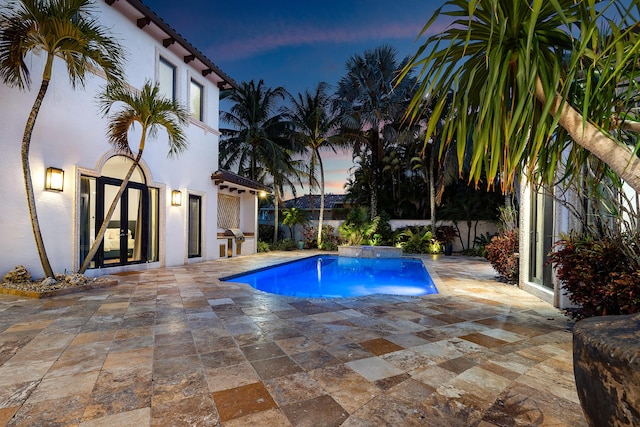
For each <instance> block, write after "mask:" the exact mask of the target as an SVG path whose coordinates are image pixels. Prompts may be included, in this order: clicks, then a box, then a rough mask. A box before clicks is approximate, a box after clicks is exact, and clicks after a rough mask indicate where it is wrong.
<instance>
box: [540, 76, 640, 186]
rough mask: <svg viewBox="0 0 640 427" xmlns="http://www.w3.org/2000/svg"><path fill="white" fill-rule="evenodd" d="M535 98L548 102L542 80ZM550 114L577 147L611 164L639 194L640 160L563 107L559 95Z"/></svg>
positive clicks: (566, 104)
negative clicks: (556, 117)
mask: <svg viewBox="0 0 640 427" xmlns="http://www.w3.org/2000/svg"><path fill="white" fill-rule="evenodd" d="M536 98H537V99H538V100H539V101H540V102H541V103H543V104H544V103H546V101H547V97H546V95H545V91H544V86H543V85H542V81H541V80H540V78H538V79H537V80H536ZM550 112H551V114H552V115H553V116H556V115H557V116H559V117H558V122H559V123H560V126H562V127H563V128H564V129H565V130H566V131H567V133H569V135H571V138H572V139H573V140H574V141H575V142H576V143H577V144H578V145H580V146H582V147H584V148H585V149H586V150H588V151H590V152H591V153H593V155H595V156H596V157H597V158H599V159H600V160H602V161H603V162H605V163H606V164H608V165H609V166H610V167H611V169H612V170H613V171H614V172H615V173H617V174H618V176H619V177H620V178H622V179H623V180H624V181H625V182H626V183H627V184H629V185H630V186H631V187H633V189H634V190H635V191H636V192H639V193H640V158H638V157H637V156H636V155H635V154H634V153H632V152H631V151H630V150H629V149H627V148H626V147H624V146H622V145H620V144H619V143H618V142H616V141H615V140H613V139H611V138H609V137H607V136H606V135H605V134H604V133H602V132H600V131H599V130H598V128H596V127H595V126H594V125H592V124H591V123H590V122H589V121H588V120H584V119H583V117H582V116H581V115H580V114H579V113H578V112H577V111H576V110H575V109H573V108H572V107H571V106H570V105H569V104H568V103H567V102H564V103H562V102H561V99H560V96H559V95H556V96H555V99H554V100H553V103H552V105H551V111H550Z"/></svg>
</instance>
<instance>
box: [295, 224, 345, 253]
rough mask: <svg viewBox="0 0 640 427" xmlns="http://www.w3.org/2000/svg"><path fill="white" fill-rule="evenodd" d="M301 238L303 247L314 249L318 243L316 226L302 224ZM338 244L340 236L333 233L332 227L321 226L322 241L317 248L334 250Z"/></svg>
mask: <svg viewBox="0 0 640 427" xmlns="http://www.w3.org/2000/svg"><path fill="white" fill-rule="evenodd" d="M302 239H303V240H304V247H305V248H308V249H314V248H316V247H317V245H318V229H317V227H311V226H304V228H303V229H302ZM339 244H340V238H339V237H338V236H336V235H335V234H334V228H333V226H331V225H323V226H322V243H321V245H320V247H319V248H318V249H320V250H323V251H335V250H337V249H338V245H339Z"/></svg>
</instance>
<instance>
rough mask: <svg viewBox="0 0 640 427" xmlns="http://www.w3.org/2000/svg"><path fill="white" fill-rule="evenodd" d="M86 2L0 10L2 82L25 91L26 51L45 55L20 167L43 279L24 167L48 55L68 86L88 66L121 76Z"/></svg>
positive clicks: (118, 51) (41, 248)
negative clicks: (60, 67) (65, 75)
mask: <svg viewBox="0 0 640 427" xmlns="http://www.w3.org/2000/svg"><path fill="white" fill-rule="evenodd" d="M93 10H94V6H93V3H92V1H91V0H44V1H43V0H19V1H17V2H14V3H11V4H9V5H8V6H6V7H5V6H3V7H2V9H0V78H1V79H2V82H3V83H4V84H7V85H9V86H12V87H17V88H19V89H20V90H28V89H30V86H31V75H30V70H29V66H28V62H27V60H26V59H27V55H29V54H40V53H43V54H44V55H45V62H44V69H43V71H42V82H41V83H40V89H39V90H38V93H37V95H36V99H35V101H34V103H33V106H32V107H31V112H30V114H29V117H28V119H27V123H26V125H25V128H24V134H23V137H22V149H21V157H22V171H23V175H24V186H25V191H26V194H27V205H28V208H29V216H30V218H31V226H32V228H33V235H34V238H35V242H36V247H37V250H38V255H39V256H40V262H41V264H42V269H43V270H44V274H45V276H46V277H53V275H54V273H53V269H52V268H51V263H50V262H49V258H48V256H47V252H46V249H45V245H44V241H43V239H42V233H41V231H40V223H39V221H38V214H37V210H36V202H35V197H34V193H33V183H32V180H31V168H30V165H29V148H30V146H31V135H32V133H33V129H34V126H35V124H36V119H37V117H38V113H39V112H40V107H41V105H42V101H43V99H44V97H45V94H46V93H47V89H48V88H49V82H50V81H51V78H52V73H53V62H54V58H56V57H57V58H60V59H62V60H63V61H64V62H65V65H66V67H67V72H68V76H69V80H70V82H71V85H72V86H73V87H74V88H75V87H76V86H78V85H80V86H84V84H85V80H86V75H87V74H88V73H91V70H92V68H94V67H95V68H98V69H100V70H102V71H103V72H104V73H105V75H106V77H107V80H108V81H115V82H119V81H121V79H122V65H121V64H122V62H123V53H122V52H123V50H122V47H121V46H120V45H119V43H117V42H116V41H115V40H114V39H113V38H112V37H111V36H110V35H109V34H108V32H107V30H106V29H105V28H104V27H103V26H101V25H99V23H98V21H97V20H95V18H93V17H92V16H91V14H92V12H93Z"/></svg>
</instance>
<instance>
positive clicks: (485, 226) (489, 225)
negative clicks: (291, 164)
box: [295, 219, 498, 251]
mask: <svg viewBox="0 0 640 427" xmlns="http://www.w3.org/2000/svg"><path fill="white" fill-rule="evenodd" d="M343 222H344V221H343V220H328V221H323V224H324V225H330V226H332V227H333V230H334V234H335V235H336V236H339V235H340V234H339V233H338V227H339V226H340V224H342V223H343ZM389 224H390V225H391V229H392V230H397V229H398V228H403V227H408V226H420V227H422V226H427V225H431V220H428V219H392V220H391V221H389ZM309 225H311V226H312V227H317V226H318V221H316V220H312V221H309ZM441 225H452V226H453V225H454V224H453V222H452V221H438V226H441ZM458 228H459V229H460V234H461V235H462V240H463V242H464V247H465V248H468V246H467V223H466V222H459V223H458ZM485 233H489V234H491V235H494V234H497V233H498V228H497V227H496V225H495V224H494V223H493V222H490V221H478V225H477V227H475V222H472V223H471V237H470V239H469V240H470V245H471V247H473V240H474V239H475V237H476V235H481V234H485ZM301 235H302V233H301V227H296V232H295V237H296V240H299V239H300V238H301ZM453 250H454V251H461V250H462V244H461V242H460V239H459V238H457V239H456V241H455V242H454V244H453Z"/></svg>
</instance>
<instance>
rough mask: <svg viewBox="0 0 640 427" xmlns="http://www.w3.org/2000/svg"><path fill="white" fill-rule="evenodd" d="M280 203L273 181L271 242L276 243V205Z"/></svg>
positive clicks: (276, 187)
mask: <svg viewBox="0 0 640 427" xmlns="http://www.w3.org/2000/svg"><path fill="white" fill-rule="evenodd" d="M279 204H280V196H279V194H278V186H277V185H276V184H275V182H274V183H273V214H274V223H273V244H274V245H275V244H276V243H278V205H279Z"/></svg>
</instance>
